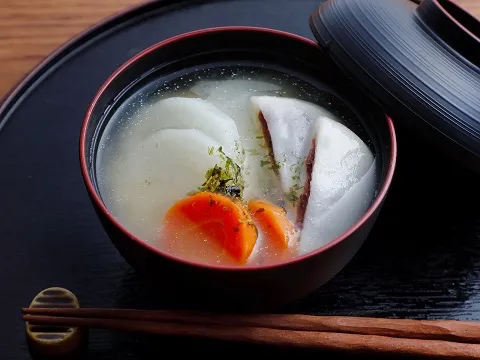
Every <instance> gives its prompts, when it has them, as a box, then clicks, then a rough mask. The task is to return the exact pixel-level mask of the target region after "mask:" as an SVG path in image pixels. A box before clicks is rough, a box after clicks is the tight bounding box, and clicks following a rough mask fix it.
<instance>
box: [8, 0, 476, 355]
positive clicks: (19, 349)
mask: <svg viewBox="0 0 480 360" xmlns="http://www.w3.org/2000/svg"><path fill="white" fill-rule="evenodd" d="M321 2H322V0H224V1H209V2H206V1H156V2H152V3H148V4H145V5H142V6H140V7H137V8H135V9H132V10H130V11H129V12H127V13H124V14H121V15H119V16H116V17H114V18H111V19H109V20H108V21H106V22H105V23H102V24H100V25H98V26H96V27H94V28H92V29H90V30H88V31H87V32H85V33H84V34H82V35H81V36H79V37H77V38H76V39H74V40H73V41H72V42H70V43H69V44H67V45H66V46H64V47H63V48H61V49H60V50H58V51H57V52H56V53H55V54H53V55H52V56H51V57H49V58H48V59H47V60H46V61H45V62H44V63H43V64H42V65H41V66H40V67H38V68H37V69H36V70H35V71H34V72H33V73H32V74H31V75H30V76H29V77H28V78H27V79H25V80H24V81H23V82H22V83H21V84H20V85H19V86H18V87H17V88H16V89H15V90H14V91H13V92H11V94H10V96H9V97H8V98H7V99H5V101H4V103H3V106H2V107H1V109H0V119H1V120H0V199H1V200H0V201H1V205H0V240H1V241H0V264H1V271H0V285H1V286H2V290H1V296H0V314H1V319H2V323H1V325H2V326H1V327H0V354H1V355H0V357H1V358H2V359H9V360H20V359H22V360H23V359H30V355H29V352H28V349H27V347H26V342H25V337H24V324H23V323H22V321H21V315H20V307H22V306H28V304H29V302H30V301H31V299H32V298H33V296H35V294H36V293H38V292H39V291H40V290H42V289H43V288H46V287H50V286H62V287H66V288H68V289H70V290H72V291H73V292H74V293H75V294H76V295H77V296H78V298H79V300H80V303H81V304H82V305H83V306H97V307H101V306H105V307H134V308H188V309H194V308H197V307H198V304H195V303H191V302H190V301H189V299H188V298H175V296H173V295H172V294H169V293H165V292H162V289H161V287H159V286H155V284H151V283H148V284H147V283H145V282H144V281H143V280H142V279H141V278H140V277H139V276H138V275H137V274H136V273H135V272H134V271H133V270H132V269H131V268H130V267H129V266H128V265H127V264H126V263H125V262H124V261H123V259H122V258H121V257H120V255H119V254H118V253H117V251H116V250H115V248H114V247H113V245H112V244H111V243H110V241H109V239H108V238H107V236H106V234H105V232H104V231H103V229H102V227H101V225H100V223H99V221H98V219H97V217H96V215H95V213H94V210H93V208H92V206H91V204H90V201H89V199H88V197H87V193H86V191H85V188H84V185H83V181H82V178H81V174H80V167H79V162H78V138H79V132H80V125H81V122H82V119H83V116H84V113H85V111H86V108H87V106H88V104H89V102H90V100H91V98H92V97H93V95H94V94H95V92H96V90H97V89H98V87H99V86H100V85H101V83H102V82H103V81H104V80H105V79H106V78H107V77H108V76H109V75H110V74H111V73H112V72H113V71H114V69H115V68H117V67H118V66H119V65H121V64H122V63H123V62H125V61H126V60H127V59H128V58H130V57H131V56H132V55H134V54H135V53H137V52H139V51H141V50H143V49H145V48H146V47H148V46H150V45H152V44H154V43H156V42H158V41H160V40H163V39H165V38H167V37H170V36H172V35H176V34H179V33H182V32H186V31H190V30H194V29H199V28H204V27H211V26H221V25H252V26H263V27H271V28H276V29H280V30H285V31H289V32H293V33H297V34H299V35H302V36H305V37H308V38H313V36H312V35H311V33H310V30H309V26H308V16H309V15H310V14H311V13H312V12H313V11H314V10H315V8H316V7H318V6H319V5H320V3H321ZM394 121H401V119H394ZM404 144H405V142H404ZM399 155H400V156H399V164H398V171H397V173H396V177H395V182H394V184H393V187H392V190H391V192H390V195H389V197H388V199H387V202H386V204H385V206H384V210H383V211H382V214H381V217H380V218H379V220H378V223H377V225H376V226H375V228H374V230H373V232H372V233H371V236H370V237H369V238H368V240H367V241H366V243H365V245H364V246H363V248H362V249H361V251H360V252H359V253H358V255H357V256H356V257H355V258H354V260H353V261H352V262H351V263H350V264H349V265H348V266H347V267H346V268H345V270H344V271H342V272H341V273H340V274H339V275H338V276H336V277H335V278H334V279H333V280H332V281H331V282H330V283H328V284H327V285H325V286H324V287H322V288H321V289H320V290H319V291H317V292H316V293H315V294H312V295H311V296H309V297H307V298H305V299H302V300H299V301H297V302H296V303H293V304H291V305H289V306H287V307H285V308H283V309H281V311H284V312H297V313H311V314H332V315H354V316H381V317H406V318H417V319H472V320H480V221H479V220H480V207H479V206H478V203H479V201H480V191H479V187H478V185H477V184H478V178H477V177H476V176H475V175H473V174H470V173H468V172H467V171H466V170H463V169H462V168H460V167H458V166H457V165H456V164H454V163H452V162H450V161H449V160H447V159H444V158H442V157H440V156H439V155H437V154H436V153H434V152H432V151H431V150H428V149H420V148H408V147H407V146H404V147H403V148H402V147H400V148H399ZM252 351H253V353H255V352H262V353H265V354H272V355H273V354H274V353H277V354H282V353H285V351H283V350H282V351H277V350H275V349H272V348H266V347H260V346H255V347H254V346H251V347H250V346H239V345H235V344H226V343H213V342H206V341H203V340H202V341H193V340H185V339H180V340H179V339H167V338H160V339H159V338H152V337H148V336H140V335H131V334H116V333H109V332H105V331H93V332H92V333H91V336H90V345H89V348H88V351H87V353H86V354H85V359H92V360H95V359H105V360H106V359H115V360H122V359H153V358H157V357H158V358H159V357H160V356H166V355H165V352H168V353H172V354H174V355H175V356H182V355H187V354H195V355H197V354H200V355H201V354H217V353H218V354H221V355H229V354H238V355H241V354H243V355H250V354H252ZM291 355H292V356H297V355H299V353H298V351H292V353H291ZM169 356H170V355H169Z"/></svg>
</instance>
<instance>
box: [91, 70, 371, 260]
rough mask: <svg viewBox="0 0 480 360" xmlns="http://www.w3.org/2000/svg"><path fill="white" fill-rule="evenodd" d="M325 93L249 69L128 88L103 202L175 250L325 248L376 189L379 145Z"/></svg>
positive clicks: (219, 252) (105, 153)
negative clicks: (369, 138)
mask: <svg viewBox="0 0 480 360" xmlns="http://www.w3.org/2000/svg"><path fill="white" fill-rule="evenodd" d="M339 104H341V102H340V101H339V100H338V98H336V97H335V96H333V95H332V94H331V92H330V91H329V90H328V89H321V88H318V87H316V86H313V85H311V84H310V83H309V82H307V81H305V80H303V79H301V78H300V77H295V76H292V75H287V74H285V73H282V72H280V71H276V70H275V71H274V70H271V69H266V68H257V67H249V66H224V67H216V68H210V69H200V70H194V71H191V72H189V73H188V74H187V75H185V76H180V77H177V78H175V79H173V80H158V81H156V82H151V83H149V84H148V85H146V86H144V87H143V88H140V89H139V90H137V91H135V92H132V93H131V95H130V96H129V97H128V98H126V99H125V100H124V101H123V102H122V103H121V105H120V106H118V107H117V108H116V109H115V110H114V111H113V113H112V114H111V116H110V118H109V119H108V123H107V125H106V126H105V129H104V131H103V133H102V136H101V139H100V143H99V146H98V151H97V159H96V174H97V184H98V187H99V191H100V195H101V197H102V200H103V201H104V203H105V205H106V206H107V207H108V209H109V210H110V211H111V212H112V214H113V215H114V216H115V217H116V218H117V219H118V220H119V221H120V222H121V223H122V224H123V225H124V226H125V227H126V228H127V229H128V230H129V231H131V232H132V233H134V234H135V235H136V236H138V237H139V238H141V239H143V240H144V241H146V242H149V243H150V244H152V245H154V246H155V247H158V248H159V249H161V250H163V251H166V252H168V253H170V254H172V255H174V256H178V257H180V258H183V259H188V260H193V261H195V262H200V263H207V264H217V265H218V264H221V265H238V266H242V265H245V264H249V265H262V264H271V263H275V262H279V261H284V260H287V259H291V258H293V257H295V256H298V255H302V254H305V253H308V252H311V251H314V250H315V249H318V248H319V247H321V246H323V245H325V244H327V243H329V242H330V241H332V240H333V239H335V238H336V237H337V236H339V235H341V234H342V233H343V232H345V231H346V230H347V229H348V228H349V227H350V226H352V225H353V224H354V223H355V222H356V221H358V220H359V219H360V217H361V216H362V215H363V214H364V213H365V211H366V210H367V209H368V207H369V206H370V204H371V203H372V200H373V198H374V197H375V191H376V187H377V168H376V166H377V165H376V163H377V162H376V159H375V156H374V152H373V151H372V149H373V147H372V145H371V143H370V141H369V140H368V138H366V137H365V134H364V133H363V132H362V128H361V127H360V126H359V125H358V124H359V122H358V120H356V119H355V118H354V115H353V113H352V112H351V111H347V110H345V109H346V108H345V107H344V106H340V105H339Z"/></svg>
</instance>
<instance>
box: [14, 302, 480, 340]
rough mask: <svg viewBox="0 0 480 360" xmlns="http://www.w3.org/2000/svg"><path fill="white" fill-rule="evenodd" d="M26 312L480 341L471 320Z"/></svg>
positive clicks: (30, 311) (27, 310) (90, 310)
mask: <svg viewBox="0 0 480 360" xmlns="http://www.w3.org/2000/svg"><path fill="white" fill-rule="evenodd" d="M22 312H23V313H24V314H29V315H50V316H59V317H60V316H61V317H65V316H68V317H76V318H109V319H130V320H146V321H157V322H159V321H162V322H170V323H184V324H191V323H193V324H204V325H209V326H236V327H261V328H272V329H280V330H282V329H283V330H296V331H320V332H335V333H348V334H359V335H379V336H389V337H397V338H410V339H424V340H445V341H454V342H462V343H473V344H480V324H479V323H477V322H468V321H453V320H408V319H382V318H371V317H343V316H312V315H297V314H294V315H290V314H287V315H284V314H217V313H215V314H213V313H203V312H195V311H172V310H137V309H102V308H80V309H57V308H46V309H44V308H24V309H22Z"/></svg>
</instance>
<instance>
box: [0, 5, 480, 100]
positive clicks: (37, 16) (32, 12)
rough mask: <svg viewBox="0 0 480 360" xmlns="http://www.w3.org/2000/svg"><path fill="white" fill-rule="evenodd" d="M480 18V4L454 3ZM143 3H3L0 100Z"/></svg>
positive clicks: (0, 43)
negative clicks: (78, 40) (67, 47)
mask: <svg viewBox="0 0 480 360" xmlns="http://www.w3.org/2000/svg"><path fill="white" fill-rule="evenodd" d="M453 1H455V2H456V3H458V4H461V5H463V6H465V8H467V9H468V10H469V11H470V12H471V13H472V14H474V15H476V16H477V17H480V0H453ZM140 2H142V0H102V1H97V0H35V1H33V0H0V64H1V65H0V98H2V96H3V95H4V94H5V93H6V92H7V91H8V90H9V89H10V88H11V87H12V86H14V85H15V84H16V83H17V82H18V81H19V80H20V79H21V78H22V77H23V76H25V75H26V74H27V73H28V72H29V71H30V70H32V69H33V68H34V67H35V66H36V65H37V64H38V63H39V62H40V61H42V59H44V58H45V57H46V56H47V55H49V54H50V53H51V52H52V51H54V50H55V49H56V48H57V47H59V46H60V45H62V44H63V43H64V42H66V41H67V40H69V39H70V38H72V37H73V36H75V35H77V34H79V33H80V32H82V31H83V30H85V29H86V28H87V27H89V26H91V25H93V24H94V23H96V22H98V21H99V20H101V19H103V18H105V17H108V16H111V15H113V14H115V13H117V12H119V11H122V10H124V9H126V8H128V7H129V6H134V5H136V4H139V3H140Z"/></svg>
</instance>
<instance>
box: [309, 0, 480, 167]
mask: <svg viewBox="0 0 480 360" xmlns="http://www.w3.org/2000/svg"><path fill="white" fill-rule="evenodd" d="M310 27H311V29H312V32H313V34H314V36H315V37H316V39H317V41H318V42H319V44H320V45H321V46H322V48H324V49H325V50H326V51H327V52H328V54H329V55H330V56H331V57H332V58H333V60H334V61H335V62H336V63H337V64H338V65H339V66H340V67H341V68H342V69H343V70H344V71H345V72H346V73H347V74H348V75H349V77H350V78H352V79H353V80H355V81H356V82H357V84H358V85H360V86H362V87H363V88H364V89H365V90H366V91H369V92H370V93H371V95H372V96H373V97H374V98H375V99H377V100H378V101H379V102H380V103H381V104H382V105H383V106H384V107H385V109H386V111H387V112H388V113H389V115H391V116H392V117H393V119H394V121H396V122H395V123H396V124H398V123H399V122H400V123H408V125H409V126H411V128H412V129H413V130H414V131H415V133H417V134H418V133H421V134H422V135H426V136H424V138H429V140H432V139H434V141H435V145H440V146H441V147H443V148H444V149H447V152H449V153H452V154H453V153H455V155H456V156H460V157H461V160H462V161H465V162H467V163H468V165H470V166H472V167H474V168H476V169H477V170H480V68H479V63H480V60H479V59H480V40H479V37H480V22H479V21H478V19H476V18H474V17H473V16H471V15H469V14H468V13H467V12H465V11H464V10H462V9H461V8H459V7H458V6H456V5H455V4H453V3H452V2H451V1H449V0H423V2H422V3H421V4H420V5H419V6H417V5H415V4H414V3H413V2H411V1H407V0H330V1H328V2H326V3H325V4H323V5H322V6H320V7H319V8H318V10H317V11H316V12H315V13H314V14H312V15H311V17H310Z"/></svg>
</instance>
